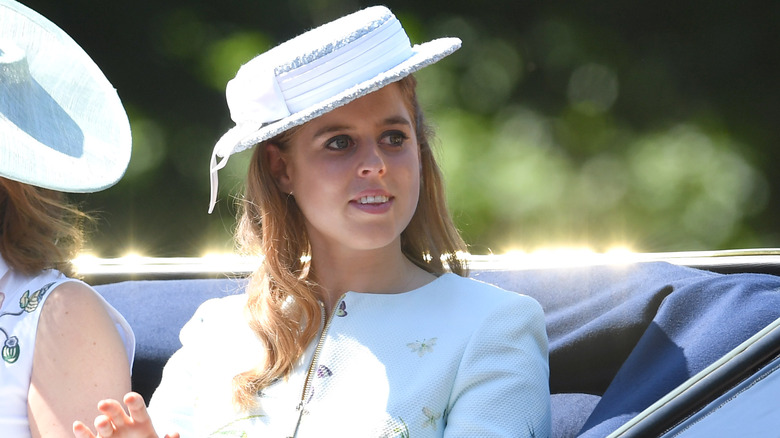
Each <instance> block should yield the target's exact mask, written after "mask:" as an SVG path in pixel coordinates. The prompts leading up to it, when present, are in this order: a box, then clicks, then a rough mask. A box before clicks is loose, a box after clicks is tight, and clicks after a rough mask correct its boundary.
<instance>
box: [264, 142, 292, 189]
mask: <svg viewBox="0 0 780 438" xmlns="http://www.w3.org/2000/svg"><path fill="white" fill-rule="evenodd" d="M265 158H266V160H268V168H269V169H270V170H271V176H272V177H273V179H274V181H276V186H277V187H279V190H281V191H283V192H285V193H291V192H292V177H291V174H290V170H291V168H290V166H289V165H288V157H287V155H286V154H285V153H284V152H283V151H282V150H281V149H279V146H277V145H276V144H273V143H268V144H267V145H266V146H265Z"/></svg>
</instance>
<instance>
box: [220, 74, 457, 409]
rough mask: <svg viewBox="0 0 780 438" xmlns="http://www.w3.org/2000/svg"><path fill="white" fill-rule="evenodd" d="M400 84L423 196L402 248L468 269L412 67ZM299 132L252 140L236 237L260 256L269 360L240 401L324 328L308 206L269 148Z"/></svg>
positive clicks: (259, 308)
mask: <svg viewBox="0 0 780 438" xmlns="http://www.w3.org/2000/svg"><path fill="white" fill-rule="evenodd" d="M398 84H399V86H400V89H401V92H402V96H403V98H404V100H405V103H406V105H407V108H408V110H409V111H410V114H412V115H413V117H414V128H415V131H416V133H417V141H418V144H419V146H420V156H421V164H422V169H421V172H422V178H421V187H420V199H419V202H418V205H417V209H416V210H415V213H414V215H413V216H412V219H411V221H410V223H409V225H408V226H407V228H406V229H405V230H404V231H403V233H401V249H402V251H403V253H404V255H405V256H406V257H407V258H408V259H409V260H411V261H412V262H413V263H414V264H416V265H417V266H419V267H421V268H422V269H424V270H426V271H428V272H430V273H433V274H435V275H441V274H442V273H444V272H445V271H447V270H449V271H451V272H454V273H456V274H458V275H463V276H465V275H468V271H467V267H466V266H465V263H464V261H463V260H462V259H460V258H458V256H457V255H458V253H459V252H461V251H465V250H466V244H465V243H464V242H463V239H462V238H461V237H460V234H459V233H458V231H457V229H456V228H455V225H454V224H453V222H452V219H451V217H450V214H449V212H448V209H447V205H446V197H445V194H444V184H443V180H442V175H441V171H440V169H439V166H438V165H437V164H436V159H435V157H434V154H433V151H432V150H431V147H430V143H429V137H431V136H432V132H431V130H430V128H429V127H428V125H427V124H426V123H425V120H424V118H423V114H422V111H421V110H420V106H419V103H418V101H417V96H416V91H415V88H416V80H415V79H414V77H413V76H411V75H410V76H407V77H405V78H404V79H401V80H400V81H399V82H398ZM294 134H295V128H293V129H291V130H288V131H286V132H285V133H283V134H281V135H280V136H278V137H276V138H274V139H271V140H269V141H268V142H265V143H261V144H260V145H258V146H256V147H255V151H254V155H253V156H252V160H251V162H250V166H249V172H248V177H247V185H246V192H245V196H244V199H243V201H242V203H241V214H240V217H239V221H238V229H237V233H236V236H237V242H238V243H239V246H240V247H241V248H242V249H243V250H245V251H247V252H249V253H253V254H259V255H262V256H263V261H262V263H261V266H260V267H259V268H258V269H257V271H255V272H254V273H253V274H252V276H251V277H250V281H249V284H248V286H247V291H248V295H249V298H248V302H247V310H248V317H249V325H250V327H251V329H252V330H253V331H254V332H255V333H256V334H257V336H258V337H259V338H260V340H261V341H262V343H263V344H264V345H265V347H266V350H267V358H266V361H265V363H263V364H258V366H257V367H256V368H254V369H252V370H248V371H246V372H243V373H241V374H239V375H237V376H235V377H234V379H233V399H234V402H235V403H236V404H237V405H238V406H240V407H241V408H243V409H250V408H252V407H254V406H255V404H256V401H255V395H256V394H257V392H258V391H259V390H261V389H263V388H264V387H266V386H268V385H269V384H270V383H271V382H273V381H274V380H275V379H278V378H280V377H284V376H286V375H288V374H289V373H290V372H291V371H292V369H293V365H294V363H295V361H296V360H297V359H298V358H299V357H300V356H301V354H303V351H304V350H305V348H306V346H307V345H308V344H309V343H310V342H311V341H312V340H313V339H314V338H315V337H316V336H317V331H318V329H319V325H318V324H312V323H309V322H311V321H319V320H320V318H321V312H322V311H321V307H320V304H319V298H318V295H317V292H316V284H315V283H314V281H313V280H312V279H311V275H310V273H309V262H308V261H306V260H307V259H306V258H305V257H304V256H305V255H308V254H309V253H310V248H309V239H308V236H307V234H306V228H305V226H304V218H303V214H302V213H301V211H300V209H299V208H298V206H297V204H296V202H295V199H294V198H293V197H292V196H289V195H288V194H286V193H284V192H282V191H281V190H279V189H278V187H277V185H276V183H275V181H274V180H273V177H272V176H271V172H270V169H269V168H268V167H269V163H268V161H267V159H266V158H265V154H264V148H265V146H266V145H267V144H268V143H273V144H275V145H277V146H278V147H279V148H280V149H284V148H285V147H286V144H287V143H288V142H289V139H290V138H291V137H292V136H293V135H294ZM445 265H446V267H445Z"/></svg>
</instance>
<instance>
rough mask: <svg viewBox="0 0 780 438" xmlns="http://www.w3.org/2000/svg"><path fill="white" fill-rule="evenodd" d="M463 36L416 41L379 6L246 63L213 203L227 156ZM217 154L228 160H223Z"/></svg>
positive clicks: (391, 78)
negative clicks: (416, 42) (410, 40)
mask: <svg viewBox="0 0 780 438" xmlns="http://www.w3.org/2000/svg"><path fill="white" fill-rule="evenodd" d="M459 47H460V40H459V39H458V38H440V39H436V40H433V41H430V42H427V43H424V44H419V45H415V46H412V45H411V44H410V42H409V37H408V36H407V35H406V32H404V29H403V28H402V27H401V23H400V22H399V21H398V19H396V18H395V16H394V15H393V13H392V12H390V10H389V9H387V8H385V7H383V6H374V7H370V8H366V9H363V10H361V11H358V12H355V13H352V14H350V15H347V16H344V17H342V18H339V19H337V20H335V21H332V22H330V23H327V24H324V25H322V26H320V27H318V28H315V29H312V30H310V31H308V32H306V33H304V34H302V35H299V36H297V37H295V38H293V39H291V40H289V41H287V42H285V43H282V44H280V45H278V46H276V47H274V48H273V49H271V50H269V51H267V52H265V53H263V54H261V55H258V56H257V57H255V58H254V59H252V60H251V61H249V62H248V63H246V64H244V65H243V66H242V67H241V68H240V69H239V71H238V73H237V74H236V77H235V78H233V79H232V80H231V81H230V82H228V84H227V92H226V94H227V102H228V107H229V108H230V116H231V118H232V119H233V121H234V122H235V123H236V126H235V127H233V128H232V129H230V130H229V131H228V132H227V133H225V135H223V136H222V138H220V139H219V141H218V142H217V144H216V146H215V147H214V152H213V153H212V156H211V166H210V172H211V202H210V204H209V213H211V211H212V210H213V208H214V204H215V203H216V197H217V171H218V170H219V169H221V168H223V167H224V166H225V164H226V162H227V159H228V157H230V155H231V154H234V153H236V152H240V151H243V150H245V149H248V148H251V147H252V146H254V145H255V144H257V143H260V142H262V141H264V140H268V139H269V138H273V137H274V136H276V135H278V134H281V133H282V132H284V131H286V130H288V129H290V128H292V127H294V126H298V125H301V124H303V123H305V122H307V121H309V120H311V119H314V118H316V117H319V116H321V115H322V114H325V113H327V112H328V111H330V110H332V109H334V108H337V107H339V106H342V105H344V104H347V103H349V102H351V101H353V100H355V99H357V98H359V97H361V96H365V95H366V94H368V93H371V92H373V91H376V90H378V89H380V88H382V87H384V86H385V85H387V84H389V83H391V82H395V81H398V80H400V79H402V78H403V77H405V76H408V75H409V74H411V73H413V72H415V71H417V70H419V69H421V68H423V67H425V66H427V65H430V64H433V63H434V62H436V61H439V60H440V59H442V58H444V57H445V56H447V55H449V54H451V53H452V52H454V51H455V50H457V49H458V48H459ZM218 158H222V160H219V161H218Z"/></svg>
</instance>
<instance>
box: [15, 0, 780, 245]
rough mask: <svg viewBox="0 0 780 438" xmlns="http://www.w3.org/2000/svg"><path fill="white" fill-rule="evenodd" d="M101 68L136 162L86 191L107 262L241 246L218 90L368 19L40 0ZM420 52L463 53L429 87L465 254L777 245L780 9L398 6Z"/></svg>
mask: <svg viewBox="0 0 780 438" xmlns="http://www.w3.org/2000/svg"><path fill="white" fill-rule="evenodd" d="M24 3H25V4H27V5H28V6H30V7H32V8H33V9H35V10H37V11H39V12H40V13H42V14H43V15H45V16H46V17H48V18H49V19H50V20H52V21H54V22H55V23H57V24H58V25H59V26H60V27H62V28H63V29H64V30H65V31H67V32H68V33H69V34H70V35H71V36H73V38H74V39H75V40H76V41H78V42H79V43H80V44H81V45H82V47H84V49H85V50H86V51H87V53H89V54H90V55H91V56H92V57H93V58H94V59H95V60H96V62H97V63H98V64H99V65H100V66H101V68H103V70H104V72H105V73H106V75H107V76H108V78H109V80H111V82H112V83H113V84H114V86H115V87H116V88H117V89H118V91H119V94H120V97H122V99H123V102H124V104H125V106H126V108H127V110H128V113H129V116H130V120H131V125H132V129H133V136H134V142H133V145H134V153H133V158H132V161H131V164H130V167H129V169H128V172H127V174H126V176H125V178H124V179H123V180H122V181H121V182H120V183H119V184H118V185H117V186H115V187H114V188H112V189H110V190H107V191H105V192H102V193H98V194H91V195H89V196H85V197H81V196H79V199H80V200H83V202H84V203H85V205H86V206H87V207H88V209H90V210H93V211H97V212H98V216H99V217H101V219H102V220H101V222H100V226H99V228H98V230H96V231H95V232H94V233H93V235H92V246H93V248H94V250H95V252H96V253H98V254H99V255H101V256H116V255H121V254H123V253H125V252H127V251H131V250H132V251H137V252H141V253H144V254H146V255H153V256H173V255H178V256H181V255H190V256H192V255H201V254H203V253H204V252H206V251H209V250H211V251H229V250H231V248H232V243H231V240H230V236H231V232H232V229H233V226H234V218H233V216H234V214H235V209H234V208H233V206H232V200H233V198H234V197H235V196H238V195H239V194H240V187H241V184H242V180H241V179H242V177H243V174H244V171H245V168H246V159H247V158H248V156H247V155H248V154H243V155H239V156H237V157H234V158H232V159H231V162H230V164H229V165H228V167H227V169H226V171H223V172H222V173H221V174H220V178H221V190H220V199H221V201H220V203H219V206H218V208H217V210H216V212H215V213H214V214H213V215H211V216H209V215H207V214H206V209H207V203H208V190H209V188H208V178H207V173H208V161H209V157H210V154H211V148H212V146H213V144H214V143H215V141H216V140H217V139H218V138H219V136H220V135H221V134H222V133H223V132H224V131H225V130H227V129H228V128H229V127H230V126H231V121H230V119H229V115H228V111H227V108H226V104H225V100H224V86H225V83H226V82H227V81H228V80H229V79H230V78H231V77H232V76H233V75H234V74H235V71H236V70H237V69H238V67H239V66H240V65H241V63H243V62H246V61H247V60H249V59H251V58H252V57H253V56H254V55H256V54H258V53H260V52H262V51H264V50H266V49H268V48H270V47H271V46H273V45H274V44H276V43H278V42H281V41H284V40H285V39H288V38H290V37H292V36H294V35H296V34H297V33H298V32H299V31H301V30H303V29H306V28H310V27H312V26H315V25H317V24H320V23H322V22H325V21H327V20H330V19H332V18H335V17H336V16H339V15H342V14H344V13H347V12H351V11H353V10H356V9H357V8H359V7H363V6H367V5H368V3H365V2H363V1H345V0H317V1H309V0H293V1H289V2H277V1H273V2H272V1H269V0H219V1H216V0H187V1H183V0H156V1H150V0H136V1H134V2H98V1H95V0H71V1H68V2H62V1H59V0H30V1H25V2H24ZM386 4H387V5H388V6H389V7H390V8H391V9H393V11H394V12H395V13H396V15H398V17H399V18H400V19H401V21H402V23H403V24H404V26H405V27H406V29H407V31H408V32H409V34H410V37H411V39H412V41H413V42H423V41H427V40H429V39H432V38H435V37H439V36H449V35H454V36H459V37H461V39H463V48H462V49H461V50H460V51H459V52H458V53H456V54H455V55H454V56H451V57H449V58H447V59H445V60H444V61H442V62H440V63H438V64H436V65H434V66H432V67H429V68H427V69H425V70H423V71H421V72H420V73H419V74H418V79H419V80H420V82H421V99H422V101H423V106H424V107H425V108H426V110H427V116H428V118H429V119H430V120H431V121H432V122H433V123H434V125H435V127H436V128H437V134H438V144H439V151H438V153H439V156H440V160H441V162H442V166H443V168H444V171H445V175H446V178H447V185H448V190H449V196H450V205H451V207H452V209H453V211H454V213H455V216H456V220H457V223H458V225H459V227H460V228H461V229H462V230H463V232H464V235H465V236H466V238H467V241H468V242H470V243H471V244H472V245H473V252H475V253H486V252H491V251H492V252H503V251H506V250H510V249H518V248H522V249H526V250H529V249H534V248H539V247H550V246H560V245H569V246H570V245H577V246H583V245H584V246H589V247H592V248H595V249H599V250H603V249H606V248H609V247H611V246H615V245H624V246H629V247H631V248H633V249H635V250H640V251H677V250H697V249H725V248H737V247H769V246H778V244H779V243H780V234H778V231H777V229H776V227H775V223H774V222H775V221H774V218H775V217H777V215H778V213H779V212H780V211H778V210H780V175H778V173H777V172H776V171H775V169H774V168H775V163H777V162H778V154H780V152H778V148H777V147H776V145H777V144H778V142H779V141H780V132H779V131H778V130H777V129H776V128H775V126H776V124H777V119H776V117H777V109H776V106H777V102H778V100H779V99H778V97H780V96H778V94H779V93H778V86H777V85H776V84H775V76H776V72H777V71H778V67H779V66H778V53H777V48H776V42H777V41H780V38H778V37H779V36H780V35H778V33H780V32H778V30H777V29H778V28H777V26H776V22H777V20H776V19H777V18H780V3H776V2H770V1H763V2H759V3H757V4H756V3H753V4H751V5H750V7H747V6H746V5H744V4H737V3H736V2H732V1H724V0H714V1H701V0H687V1H684V2H680V1H670V0H656V1H654V2H618V1H614V0H602V1H599V2H594V1H580V2H570V1H560V0H548V1H545V2H510V1H506V0H494V1H493V2H490V3H479V2H472V1H469V2H461V1H457V0H456V1H446V2H445V1H441V0H431V1H427V2H419V1H417V2H413V1H404V0H397V1H389V2H386Z"/></svg>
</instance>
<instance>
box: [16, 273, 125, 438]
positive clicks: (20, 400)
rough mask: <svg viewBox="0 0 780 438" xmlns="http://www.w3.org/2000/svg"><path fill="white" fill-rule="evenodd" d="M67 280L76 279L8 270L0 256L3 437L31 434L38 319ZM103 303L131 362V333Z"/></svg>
mask: <svg viewBox="0 0 780 438" xmlns="http://www.w3.org/2000/svg"><path fill="white" fill-rule="evenodd" d="M68 281H77V280H72V279H69V278H67V277H65V276H64V275H63V274H61V273H60V272H58V271H44V272H43V273H41V274H40V275H38V276H35V277H28V276H23V275H20V274H18V273H16V272H14V271H12V270H10V269H9V268H8V266H7V265H6V263H5V262H4V261H3V259H2V258H0V342H1V343H2V345H3V350H2V360H0V364H1V365H0V431H2V436H3V438H26V437H29V436H30V424H29V420H28V418H27V393H28V392H29V389H30V377H31V373H32V364H33V353H34V350H35V348H34V346H35V337H36V334H37V330H38V320H39V318H40V315H41V311H42V308H43V305H44V304H45V302H46V299H47V298H48V297H49V295H50V294H51V291H52V290H54V289H55V288H56V287H57V286H59V285H60V284H62V283H65V282H68ZM96 295H97V294H96ZM98 296H100V295H98ZM101 299H103V298H102V297H101ZM105 306H106V309H107V311H108V312H109V315H110V316H111V318H112V319H113V320H114V323H115V324H116V327H117V330H119V333H120V335H121V336H122V340H123V341H124V344H125V348H126V349H127V355H128V358H129V359H130V363H131V364H132V358H133V350H134V346H135V338H134V337H133V332H132V330H131V329H130V326H129V325H128V324H127V322H126V321H125V320H124V318H122V316H121V315H120V314H119V313H118V312H117V311H116V310H114V308H113V307H111V306H110V305H109V304H108V303H105Z"/></svg>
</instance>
